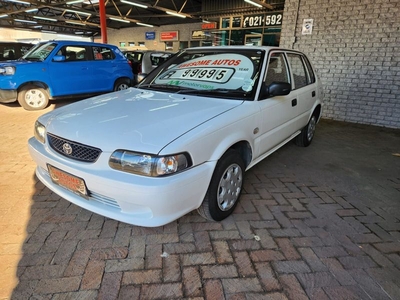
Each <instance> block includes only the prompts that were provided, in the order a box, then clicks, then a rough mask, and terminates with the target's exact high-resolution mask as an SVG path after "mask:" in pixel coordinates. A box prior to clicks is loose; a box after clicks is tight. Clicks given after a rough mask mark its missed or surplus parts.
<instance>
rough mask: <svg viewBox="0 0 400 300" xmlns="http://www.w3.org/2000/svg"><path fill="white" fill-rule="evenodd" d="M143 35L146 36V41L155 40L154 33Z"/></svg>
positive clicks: (149, 32)
mask: <svg viewBox="0 0 400 300" xmlns="http://www.w3.org/2000/svg"><path fill="white" fill-rule="evenodd" d="M145 34H146V40H155V39H156V32H155V31H148V32H146V33H145Z"/></svg>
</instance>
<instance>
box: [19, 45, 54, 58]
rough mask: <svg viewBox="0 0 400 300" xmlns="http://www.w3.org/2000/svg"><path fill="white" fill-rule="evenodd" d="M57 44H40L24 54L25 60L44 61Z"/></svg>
mask: <svg viewBox="0 0 400 300" xmlns="http://www.w3.org/2000/svg"><path fill="white" fill-rule="evenodd" d="M56 46H57V44H55V43H45V44H39V45H37V46H36V47H34V48H32V50H31V51H29V52H28V53H27V54H25V55H24V56H23V58H24V59H25V60H31V61H44V60H45V59H46V58H47V57H48V56H49V55H50V53H51V52H52V51H53V50H54V48H55V47H56Z"/></svg>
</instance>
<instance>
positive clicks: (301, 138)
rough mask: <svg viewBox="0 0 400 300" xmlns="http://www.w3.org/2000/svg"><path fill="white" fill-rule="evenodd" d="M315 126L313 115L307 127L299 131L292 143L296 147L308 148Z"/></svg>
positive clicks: (315, 121) (315, 118) (315, 119)
mask: <svg viewBox="0 0 400 300" xmlns="http://www.w3.org/2000/svg"><path fill="white" fill-rule="evenodd" d="M316 126H317V116H316V115H315V114H314V115H312V116H311V118H310V120H309V121H308V123H307V125H306V126H304V128H303V129H302V130H301V133H300V134H299V135H298V136H296V138H295V140H294V142H295V144H296V145H297V146H300V147H308V146H309V145H310V144H311V142H312V140H313V138H314V134H315V127H316Z"/></svg>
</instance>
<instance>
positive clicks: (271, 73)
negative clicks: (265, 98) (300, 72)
mask: <svg viewBox="0 0 400 300" xmlns="http://www.w3.org/2000/svg"><path fill="white" fill-rule="evenodd" d="M273 82H286V83H290V79H289V72H288V68H287V64H286V60H285V56H284V54H283V53H277V52H274V53H272V54H271V56H270V58H269V62H268V67H267V75H266V78H265V83H266V85H270V84H271V83H273Z"/></svg>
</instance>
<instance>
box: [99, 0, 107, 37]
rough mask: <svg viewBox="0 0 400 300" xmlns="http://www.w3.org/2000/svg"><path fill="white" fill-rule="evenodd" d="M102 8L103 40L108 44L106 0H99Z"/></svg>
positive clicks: (101, 25)
mask: <svg viewBox="0 0 400 300" xmlns="http://www.w3.org/2000/svg"><path fill="white" fill-rule="evenodd" d="M99 9H100V27H101V41H102V43H103V44H107V19H106V6H105V4H104V0H99Z"/></svg>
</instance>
